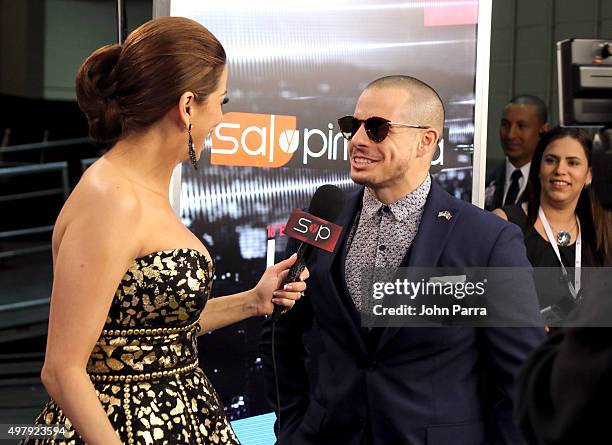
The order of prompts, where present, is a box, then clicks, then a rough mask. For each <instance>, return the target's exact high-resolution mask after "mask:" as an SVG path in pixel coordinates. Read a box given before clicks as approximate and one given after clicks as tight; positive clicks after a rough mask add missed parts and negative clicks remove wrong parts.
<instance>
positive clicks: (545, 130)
mask: <svg viewBox="0 0 612 445" xmlns="http://www.w3.org/2000/svg"><path fill="white" fill-rule="evenodd" d="M549 131H550V125H548V122H547V123H545V124H544V125H542V126H541V127H540V136H542V135H544V134H545V133H548V132H549Z"/></svg>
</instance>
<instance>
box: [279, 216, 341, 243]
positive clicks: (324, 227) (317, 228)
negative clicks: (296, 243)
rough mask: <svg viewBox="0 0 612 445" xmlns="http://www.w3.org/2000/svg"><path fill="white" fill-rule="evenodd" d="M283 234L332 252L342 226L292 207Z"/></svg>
mask: <svg viewBox="0 0 612 445" xmlns="http://www.w3.org/2000/svg"><path fill="white" fill-rule="evenodd" d="M284 232H285V235H288V236H290V237H292V238H296V239H298V240H300V241H303V242H305V243H308V244H312V245H313V246H315V247H318V248H320V249H323V250H327V251H328V252H333V251H334V248H335V247H336V243H337V242H338V239H339V238H340V233H341V232H342V227H341V226H339V225H337V224H334V223H330V222H329V221H325V220H324V219H321V218H317V217H316V216H314V215H311V214H310V213H306V212H303V211H301V210H297V209H294V210H293V212H291V216H290V217H289V221H288V222H287V224H286V226H285V230H284Z"/></svg>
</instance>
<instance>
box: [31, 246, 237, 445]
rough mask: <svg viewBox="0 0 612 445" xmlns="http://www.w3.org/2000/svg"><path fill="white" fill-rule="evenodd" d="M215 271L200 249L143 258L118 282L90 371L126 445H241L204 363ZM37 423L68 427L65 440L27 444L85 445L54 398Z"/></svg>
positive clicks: (41, 440) (169, 252) (136, 261)
mask: <svg viewBox="0 0 612 445" xmlns="http://www.w3.org/2000/svg"><path fill="white" fill-rule="evenodd" d="M213 273H214V265H213V264H212V262H211V260H209V258H208V257H207V256H205V255H204V254H202V253H201V252H199V251H197V250H194V249H176V250H168V251H160V252H154V253H151V254H149V255H146V256H143V257H140V258H137V259H136V260H135V261H134V264H133V265H132V266H131V267H130V268H129V269H128V271H127V272H126V274H125V276H124V277H123V279H122V281H121V283H120V284H119V286H118V288H117V292H116V294H115V298H114V300H113V302H112V304H111V308H110V310H109V314H108V317H107V319H106V323H105V325H104V329H103V331H102V334H101V335H100V338H99V339H98V341H97V342H96V345H95V346H94V348H93V350H92V352H91V354H90V357H89V360H88V363H87V372H88V373H89V374H90V376H91V377H92V381H93V384H94V387H95V389H96V394H97V395H98V399H99V400H100V403H101V404H102V407H103V408H104V411H105V412H106V414H107V416H108V418H109V420H110V422H111V424H112V425H113V427H114V428H115V431H116V432H117V434H118V435H119V437H120V438H121V440H122V442H123V443H125V444H138V445H141V444H142V445H151V444H168V445H170V444H238V443H239V442H238V439H237V438H236V436H235V434H234V432H233V430H232V428H231V426H230V424H229V422H228V421H227V418H226V417H225V413H224V411H223V405H222V403H221V400H220V399H219V396H218V395H217V393H216V391H215V390H214V388H213V387H212V385H211V383H210V381H209V380H208V378H207V377H206V375H204V373H203V372H202V370H201V369H200V368H198V367H197V357H198V353H197V341H196V335H197V332H198V330H199V324H198V319H199V316H200V313H201V312H202V310H203V309H204V305H205V304H206V300H207V299H208V296H209V294H210V290H211V285H212V276H213ZM100 379H107V380H109V379H110V380H112V379H115V380H119V381H106V380H104V381H98V380H100ZM35 423H36V424H46V425H50V424H65V425H66V435H65V436H66V438H65V439H63V440H50V439H49V440H43V439H32V440H25V441H23V442H22V443H24V444H28V445H29V444H36V445H42V444H51V443H53V444H66V445H77V444H84V441H83V440H82V439H81V437H80V436H79V435H78V433H77V432H76V430H75V429H74V427H73V426H72V424H71V422H70V420H69V419H68V418H67V417H66V416H65V415H64V413H63V412H62V410H61V409H60V407H59V406H58V405H57V404H56V403H55V401H54V400H50V401H49V402H47V404H46V405H45V406H44V408H43V410H42V412H41V413H40V414H39V416H38V417H37V418H36V420H35Z"/></svg>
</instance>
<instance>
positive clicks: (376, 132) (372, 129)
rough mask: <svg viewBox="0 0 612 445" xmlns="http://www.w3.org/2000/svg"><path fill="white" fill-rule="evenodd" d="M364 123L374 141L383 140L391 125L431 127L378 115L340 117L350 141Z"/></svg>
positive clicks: (343, 134)
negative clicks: (360, 117)
mask: <svg viewBox="0 0 612 445" xmlns="http://www.w3.org/2000/svg"><path fill="white" fill-rule="evenodd" d="M361 124H364V127H365V131H366V134H367V135H368V137H369V138H370V140H371V141H372V142H382V141H383V140H384V139H385V138H386V137H387V135H388V134H389V129H390V128H391V127H408V128H420V129H428V128H431V127H430V126H429V125H413V124H400V123H399V122H391V121H390V120H389V119H385V118H382V117H378V116H373V117H369V118H367V119H357V118H356V117H355V116H344V117H341V118H340V119H338V125H339V126H340V131H341V132H342V136H344V137H345V138H346V140H347V141H350V140H351V139H352V138H353V136H355V133H357V131H358V130H359V127H361Z"/></svg>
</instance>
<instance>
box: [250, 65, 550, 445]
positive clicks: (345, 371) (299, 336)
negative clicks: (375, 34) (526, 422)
mask: <svg viewBox="0 0 612 445" xmlns="http://www.w3.org/2000/svg"><path fill="white" fill-rule="evenodd" d="M338 123H339V126H340V130H341V131H342V133H343V135H344V137H345V138H346V139H348V140H349V154H350V167H351V178H352V179H353V180H354V181H355V182H356V183H358V184H361V185H363V186H364V187H363V188H361V189H360V190H359V191H358V192H356V193H354V194H352V195H350V196H349V197H348V199H347V205H346V207H345V209H344V210H343V212H342V215H341V217H340V218H339V220H338V224H339V225H341V226H342V227H343V228H344V231H343V234H342V236H341V240H340V241H339V242H338V245H337V246H336V250H335V252H333V253H329V252H326V251H323V250H317V252H316V253H315V254H314V255H313V256H312V257H311V260H310V261H309V262H308V268H309V270H310V273H311V278H310V279H309V286H308V291H307V293H306V298H303V299H302V300H301V301H300V302H298V303H297V304H296V305H295V307H294V309H293V310H292V311H290V312H289V313H288V314H286V315H284V316H283V317H281V319H280V321H279V322H278V324H277V326H276V330H277V333H276V339H277V340H276V341H277V346H276V362H277V366H278V380H279V382H278V383H279V387H278V388H279V397H280V404H281V422H280V436H279V439H280V443H282V444H283V445H289V444H299V445H304V444H306V445H308V444H313V445H314V444H343V445H352V444H355V445H365V444H375V445H378V444H380V445H390V444H393V445H404V444H406V445H425V444H429V445H431V444H435V445H474V444H485V443H491V444H493V443H495V444H498V443H499V444H513V445H514V444H520V443H522V439H521V437H520V433H519V431H518V429H517V428H516V426H515V425H514V424H513V422H512V401H511V393H512V381H513V377H514V374H515V372H516V371H517V370H518V368H519V366H520V365H521V363H522V362H523V360H524V358H525V356H526V355H527V353H528V352H529V351H530V350H531V349H533V348H535V346H536V345H537V344H538V343H539V342H540V340H541V339H542V336H543V330H541V329H538V328H505V329H504V328H472V327H461V328H457V327H455V328H450V327H448V328H443V327H422V328H417V327H404V328H398V327H386V328H374V329H369V328H367V327H363V326H362V324H361V317H360V310H361V309H362V308H363V307H364V305H365V304H366V299H368V298H371V295H363V294H362V288H361V287H360V285H361V276H362V274H363V272H364V270H368V269H371V268H374V267H375V268H379V267H381V268H388V269H394V268H397V267H428V268H436V267H479V266H480V267H485V266H489V267H494V266H497V267H508V266H520V267H525V268H527V267H529V262H528V261H527V258H526V255H525V248H524V246H523V241H522V239H523V238H522V235H521V233H520V230H519V229H518V228H517V227H515V226H513V225H511V224H506V223H505V222H503V221H501V220H500V219H496V218H495V216H494V215H491V214H489V213H488V212H485V211H483V210H481V209H478V208H477V207H475V206H473V205H471V204H468V203H466V202H463V201H460V200H457V199H455V198H453V197H451V196H450V195H449V194H448V193H446V192H445V191H444V190H443V189H442V188H441V186H439V185H437V184H436V183H435V182H434V181H432V178H431V176H430V174H429V168H430V165H431V160H432V158H433V156H434V152H435V151H436V147H437V144H438V141H439V139H440V135H441V134H442V128H443V124H444V109H443V105H442V101H441V99H440V97H439V96H438V94H437V93H436V92H435V91H434V90H433V89H432V88H431V87H430V86H428V85H427V84H425V83H423V82H421V81H419V80H417V79H415V78H412V77H408V76H390V77H383V78H381V79H378V80H375V81H374V82H372V83H371V84H370V85H369V86H368V87H367V88H366V89H365V91H364V92H363V93H362V94H361V96H360V97H359V99H358V101H357V106H356V108H355V112H354V114H353V115H352V116H345V117H342V118H340V119H339V120H338ZM290 243H291V242H290ZM295 247H296V246H295V245H293V244H292V245H290V246H289V247H288V250H291V249H295ZM513 304H516V305H518V306H521V305H523V306H525V307H526V312H527V313H528V316H529V317H531V319H532V320H539V311H538V303H537V297H536V295H535V289H534V287H533V284H532V283H531V285H530V286H527V292H526V293H525V294H523V295H519V296H518V297H517V300H516V301H513ZM534 322H535V321H534ZM270 328H271V326H270V324H267V326H266V327H265V329H264V333H263V338H262V347H261V349H262V353H263V355H264V366H265V372H266V379H267V383H268V388H270V391H269V398H270V400H271V401H275V400H276V392H275V390H274V386H275V385H274V379H273V376H272V371H271V363H272V361H271V348H270V338H271V336H270V331H271V329H270ZM483 376H484V377H485V378H484V379H482V377H483ZM485 380H486V386H484V385H483V383H482V382H483V381H485ZM483 395H485V396H483ZM275 405H276V404H275V403H273V406H275Z"/></svg>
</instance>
